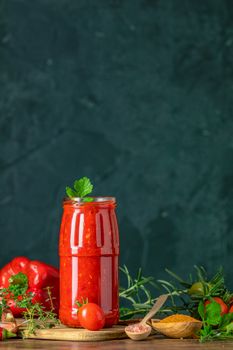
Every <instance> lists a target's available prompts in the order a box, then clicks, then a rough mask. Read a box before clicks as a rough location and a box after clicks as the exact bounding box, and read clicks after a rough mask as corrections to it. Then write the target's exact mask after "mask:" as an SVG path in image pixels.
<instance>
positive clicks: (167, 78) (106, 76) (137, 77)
mask: <svg viewBox="0 0 233 350" xmlns="http://www.w3.org/2000/svg"><path fill="white" fill-rule="evenodd" d="M0 5H1V6H0V232H1V243H0V264H1V265H2V264H4V263H6V262H7V261H8V260H9V259H10V258H12V257H14V256H16V255H21V254H24V255H27V256H29V257H31V258H37V259H42V260H44V261H47V262H48V263H53V264H58V256H57V243H58V235H59V224H60V217H61V201H62V197H63V195H64V188H65V186H66V185H67V184H71V183H72V182H73V180H74V179H75V178H77V177H81V176H84V175H86V176H89V177H90V178H91V179H92V180H93V182H94V184H95V188H96V191H95V194H97V195H98V194H99V195H100V194H102V195H115V196H116V197H117V200H118V218H119V226H120V236H121V263H122V264H123V263H125V264H127V265H128V267H129V268H130V269H131V270H132V271H135V270H136V269H137V267H138V266H140V265H141V266H142V267H143V268H144V271H145V273H147V274H153V275H154V276H155V277H157V278H158V277H161V276H164V274H163V270H164V268H165V267H169V268H170V269H173V270H175V271H177V272H179V273H181V274H183V275H185V274H186V273H188V272H189V271H190V270H191V268H192V266H193V264H203V265H205V266H206V267H207V268H208V269H209V270H210V271H214V269H215V268H216V267H217V266H218V265H220V264H222V265H223V266H224V267H225V269H226V271H227V277H228V278H229V281H231V283H232V285H233V274H232V268H231V265H232V262H233V254H232V251H233V239H232V233H233V216H232V207H233V114H232V110H233V108H232V94H233V1H231V0H229V1H227V0H225V1H223V0H219V1H215V0H206V1H203V0H193V1H191V0H188V1H181V0H173V1H172V0H166V1H162V0H161V1H158V0H132V1H130V0H100V1H99V0H98V1H96V0H89V1H87V0H33V1H32V0H5V1H3V0H0Z"/></svg>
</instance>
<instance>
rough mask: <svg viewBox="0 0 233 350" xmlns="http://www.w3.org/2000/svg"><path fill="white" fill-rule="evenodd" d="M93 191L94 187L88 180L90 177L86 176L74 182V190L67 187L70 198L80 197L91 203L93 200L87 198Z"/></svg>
mask: <svg viewBox="0 0 233 350" xmlns="http://www.w3.org/2000/svg"><path fill="white" fill-rule="evenodd" d="M92 190H93V185H92V183H91V181H90V179H88V177H86V176H84V177H82V178H81V179H79V180H76V181H75V182H74V189H72V188H70V187H68V186H67V187H66V194H67V196H68V197H69V198H73V197H79V198H81V199H83V201H84V202H91V201H93V198H91V197H85V196H86V195H88V194H89V193H91V192H92Z"/></svg>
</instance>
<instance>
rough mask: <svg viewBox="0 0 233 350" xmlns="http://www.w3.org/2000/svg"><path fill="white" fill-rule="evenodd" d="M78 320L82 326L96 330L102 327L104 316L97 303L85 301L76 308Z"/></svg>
mask: <svg viewBox="0 0 233 350" xmlns="http://www.w3.org/2000/svg"><path fill="white" fill-rule="evenodd" d="M78 320H79V323H80V325H81V326H82V327H83V328H86V329H89V330H90V331H98V330H99V329H101V328H103V327H104V324H105V316H104V312H103V310H102V309H101V307H99V305H97V304H94V303H87V304H84V305H83V306H81V307H80V308H79V309H78Z"/></svg>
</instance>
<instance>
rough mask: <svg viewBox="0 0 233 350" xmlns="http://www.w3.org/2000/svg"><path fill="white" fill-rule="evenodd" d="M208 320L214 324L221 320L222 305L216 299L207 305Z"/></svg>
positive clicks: (210, 323)
mask: <svg viewBox="0 0 233 350" xmlns="http://www.w3.org/2000/svg"><path fill="white" fill-rule="evenodd" d="M206 321H207V323H208V324H209V325H212V326H216V325H218V324H219V323H220V322H221V306H220V305H219V304H218V303H217V302H216V301H212V302H211V303H210V304H208V305H206Z"/></svg>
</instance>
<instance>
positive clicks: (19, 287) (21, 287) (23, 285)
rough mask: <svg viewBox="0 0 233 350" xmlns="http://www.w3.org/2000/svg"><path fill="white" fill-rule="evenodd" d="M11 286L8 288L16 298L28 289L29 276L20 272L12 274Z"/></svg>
mask: <svg viewBox="0 0 233 350" xmlns="http://www.w3.org/2000/svg"><path fill="white" fill-rule="evenodd" d="M9 283H10V285H9V287H8V290H9V292H11V293H12V294H13V295H14V298H17V297H18V296H19V295H22V294H24V293H25V292H26V290H27V289H28V278H27V276H26V275H25V274H24V273H22V272H19V273H17V274H16V275H12V276H11V277H10V278H9Z"/></svg>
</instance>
